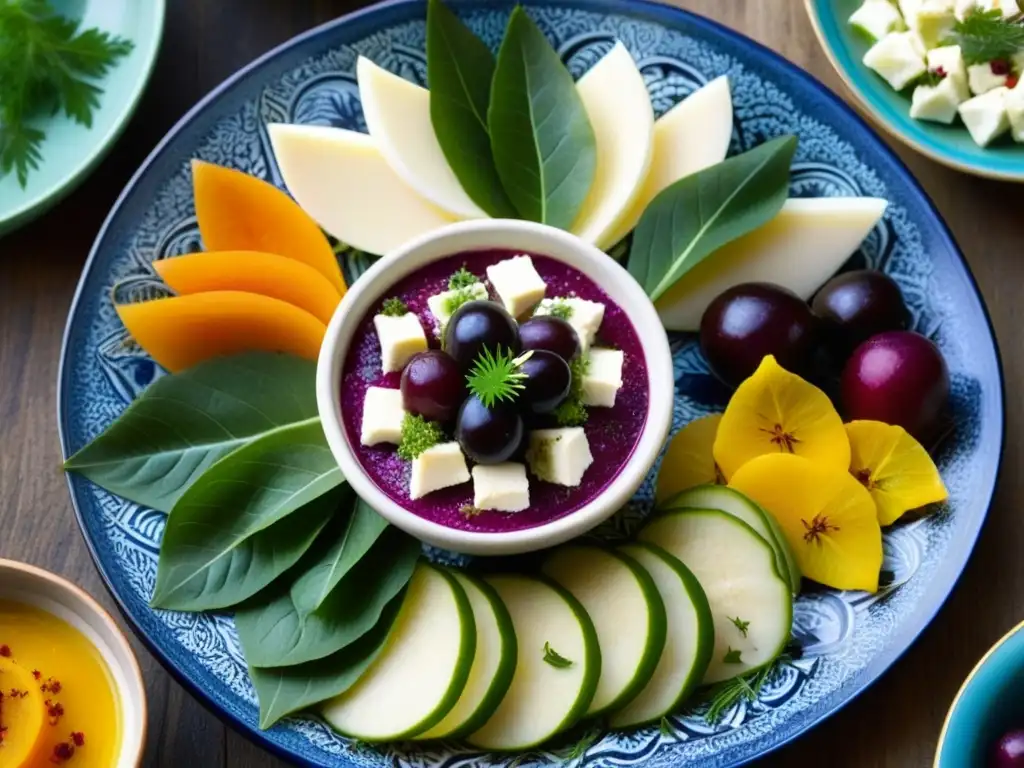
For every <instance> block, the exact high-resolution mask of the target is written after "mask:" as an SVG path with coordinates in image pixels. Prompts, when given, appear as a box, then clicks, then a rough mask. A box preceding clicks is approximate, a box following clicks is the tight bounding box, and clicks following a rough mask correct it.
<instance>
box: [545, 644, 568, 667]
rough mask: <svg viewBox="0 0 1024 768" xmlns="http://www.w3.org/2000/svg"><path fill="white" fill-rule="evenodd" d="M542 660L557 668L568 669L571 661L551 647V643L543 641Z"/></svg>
mask: <svg viewBox="0 0 1024 768" xmlns="http://www.w3.org/2000/svg"><path fill="white" fill-rule="evenodd" d="M544 661H546V662H547V663H548V664H550V665H551V666H552V667H556V668H558V669H568V668H569V667H571V666H572V662H571V661H570V660H569V659H567V658H565V656H563V655H562V654H560V653H559V652H558V651H556V650H555V649H554V648H552V647H551V643H544Z"/></svg>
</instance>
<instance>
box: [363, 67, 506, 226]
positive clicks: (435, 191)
mask: <svg viewBox="0 0 1024 768" xmlns="http://www.w3.org/2000/svg"><path fill="white" fill-rule="evenodd" d="M356 77H357V78H358V79H359V99H360V101H361V102H362V106H363V116H364V117H365V118H366V127H367V128H368V129H369V131H370V135H371V136H372V137H373V140H374V142H376V144H377V146H378V147H379V148H380V151H381V153H382V154H383V155H384V159H385V160H387V161H388V165H390V166H391V169H392V170H393V171H394V172H395V173H397V174H398V175H399V177H401V179H402V181H404V182H405V183H406V184H408V185H409V186H410V187H412V188H413V189H414V190H416V191H417V192H418V193H419V194H420V195H422V196H423V197H424V198H426V199H427V200H429V201H430V202H432V203H433V204H434V205H436V206H437V207H439V208H441V209H442V210H445V211H448V212H449V213H451V214H452V215H454V216H458V217H462V218H466V219H478V218H483V217H485V216H487V214H486V213H484V211H483V210H481V209H480V207H479V206H478V205H477V204H476V203H474V202H473V201H472V199H471V198H470V197H469V195H468V194H466V191H465V190H464V189H463V188H462V185H461V184H460V183H459V180H458V178H456V176H455V172H454V171H452V168H451V166H450V165H448V161H447V160H446V159H445V156H444V152H443V151H442V149H441V144H440V143H439V142H438V140H437V135H436V134H435V133H434V125H433V123H432V122H431V121H430V91H428V90H427V89H426V88H423V87H421V86H419V85H416V83H413V82H410V81H408V80H406V79H405V78H403V77H399V76H398V75H396V74H394V73H392V72H388V71H387V70H386V69H383V68H382V67H379V66H377V65H376V64H374V63H373V62H372V61H370V60H369V59H367V58H366V57H365V56H360V57H359V60H358V62H356Z"/></svg>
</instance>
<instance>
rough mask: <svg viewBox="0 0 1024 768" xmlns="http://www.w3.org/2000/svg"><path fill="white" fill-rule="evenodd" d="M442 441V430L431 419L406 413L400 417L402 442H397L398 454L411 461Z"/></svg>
mask: <svg viewBox="0 0 1024 768" xmlns="http://www.w3.org/2000/svg"><path fill="white" fill-rule="evenodd" d="M442 442H444V431H443V430H442V429H441V426H440V425H439V424H437V423H436V422H433V421H427V420H426V419H424V418H423V417H422V416H419V415H417V414H414V413H407V414H405V417H404V418H403V419H402V442H401V443H399V444H398V455H399V456H401V457H402V458H403V459H405V460H406V461H412V460H413V459H415V458H417V457H418V456H419V455H420V454H421V453H423V452H424V451H426V450H427V449H429V448H433V447H434V446H435V445H437V444H438V443H442Z"/></svg>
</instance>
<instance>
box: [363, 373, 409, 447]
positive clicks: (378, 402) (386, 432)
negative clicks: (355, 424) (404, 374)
mask: <svg viewBox="0 0 1024 768" xmlns="http://www.w3.org/2000/svg"><path fill="white" fill-rule="evenodd" d="M404 418H405V406H404V405H402V390H400V389H388V388H387V387H370V388H369V389H367V390H366V399H364V400H363V425H362V430H361V434H360V436H359V442H361V443H362V444H363V445H377V444H378V443H394V444H395V445H398V444H399V443H400V442H402V420H403V419H404Z"/></svg>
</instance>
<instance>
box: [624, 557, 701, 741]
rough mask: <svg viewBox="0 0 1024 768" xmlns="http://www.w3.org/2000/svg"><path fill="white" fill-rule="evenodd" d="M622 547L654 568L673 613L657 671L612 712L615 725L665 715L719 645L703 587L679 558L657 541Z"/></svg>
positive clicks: (692, 684) (693, 685)
mask: <svg viewBox="0 0 1024 768" xmlns="http://www.w3.org/2000/svg"><path fill="white" fill-rule="evenodd" d="M619 552H621V553H623V554H625V555H627V556H629V557H631V558H632V559H633V560H635V561H636V562H638V563H639V564H640V565H641V566H642V567H643V568H644V569H645V570H646V571H647V572H648V573H649V574H650V576H651V578H652V579H653V581H654V583H655V585H656V586H657V588H658V591H659V592H660V593H661V598H662V601H663V602H664V604H665V609H666V611H667V618H668V635H667V637H666V640H665V648H664V650H663V651H662V653H661V656H660V658H659V659H658V664H657V666H656V667H655V669H654V674H653V675H652V676H651V679H650V680H649V681H648V682H647V685H645V686H644V688H643V690H641V691H640V693H639V694H637V696H636V697H635V698H634V699H633V700H632V701H630V702H629V703H627V704H626V705H625V706H624V707H623V708H622V709H620V710H619V711H618V712H614V713H612V715H611V717H609V718H608V724H609V725H610V726H611V727H612V728H629V727H632V726H636V725H644V724H646V723H650V722H656V721H658V720H660V719H661V718H662V717H664V716H665V715H667V714H668V713H669V712H672V711H673V710H674V709H675V708H676V707H678V706H679V705H680V704H682V703H683V700H684V699H686V697H688V696H689V695H690V693H692V692H693V689H694V688H696V687H697V686H698V685H700V681H701V680H702V679H703V677H704V672H705V671H706V670H707V668H708V662H710V661H711V652H712V651H713V650H714V647H715V628H714V620H713V619H712V618H711V608H710V606H709V605H708V599H707V597H705V596H704V590H703V589H701V586H700V583H699V582H698V581H697V578H696V577H695V576H694V575H693V574H692V573H690V571H689V570H688V569H687V568H686V566H685V565H683V564H682V563H681V562H679V560H678V559H676V558H675V557H672V555H670V554H669V553H668V552H666V551H665V550H663V549H661V548H660V547H656V546H654V545H653V544H626V545H624V546H621V547H619Z"/></svg>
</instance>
